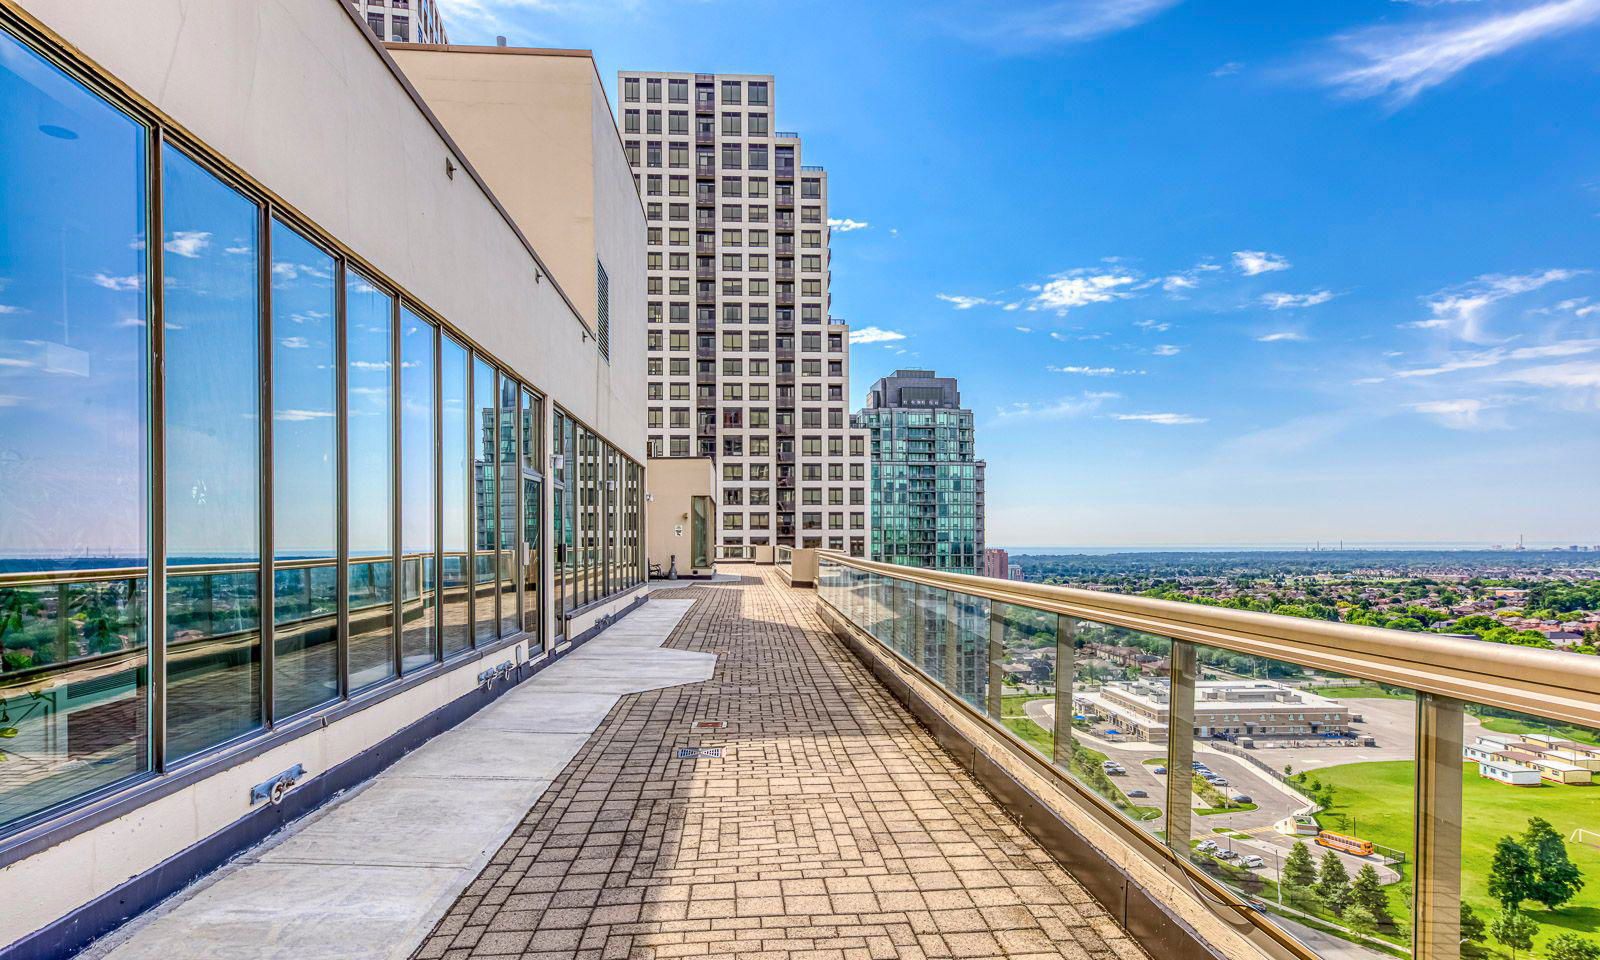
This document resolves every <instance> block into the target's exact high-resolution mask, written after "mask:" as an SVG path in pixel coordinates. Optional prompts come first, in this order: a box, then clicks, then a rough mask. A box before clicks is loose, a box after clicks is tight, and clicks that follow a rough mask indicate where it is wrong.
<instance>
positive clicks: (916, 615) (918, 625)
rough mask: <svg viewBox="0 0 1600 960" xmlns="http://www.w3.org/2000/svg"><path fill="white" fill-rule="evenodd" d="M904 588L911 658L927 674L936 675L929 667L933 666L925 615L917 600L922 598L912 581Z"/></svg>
mask: <svg viewBox="0 0 1600 960" xmlns="http://www.w3.org/2000/svg"><path fill="white" fill-rule="evenodd" d="M904 589H905V591H906V609H907V611H909V613H910V616H911V643H910V644H909V646H910V648H911V660H912V662H913V663H915V664H916V665H917V666H918V667H920V668H921V669H922V670H923V672H925V673H927V674H928V675H929V676H935V677H936V676H938V674H937V673H936V672H934V671H933V670H931V669H929V668H930V667H932V666H933V663H932V661H931V659H930V658H929V657H928V622H927V617H925V616H924V615H923V610H922V604H921V603H920V602H919V601H920V600H921V599H922V598H921V596H920V595H919V593H918V590H919V588H918V586H917V585H916V584H914V583H907V584H906V585H905V587H904Z"/></svg>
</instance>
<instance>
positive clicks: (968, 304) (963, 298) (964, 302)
mask: <svg viewBox="0 0 1600 960" xmlns="http://www.w3.org/2000/svg"><path fill="white" fill-rule="evenodd" d="M934 296H935V297H938V298H939V299H940V300H943V301H944V302H946V303H953V304H955V305H956V309H957V310H971V309H972V308H973V307H978V306H983V305H985V304H994V305H996V306H998V305H999V301H998V300H990V299H988V298H986V297H969V296H967V295H965V294H961V293H936V294H934Z"/></svg>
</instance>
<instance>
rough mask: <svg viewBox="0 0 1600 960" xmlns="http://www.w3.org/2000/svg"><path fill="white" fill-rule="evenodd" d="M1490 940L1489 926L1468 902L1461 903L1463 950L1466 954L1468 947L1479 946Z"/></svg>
mask: <svg viewBox="0 0 1600 960" xmlns="http://www.w3.org/2000/svg"><path fill="white" fill-rule="evenodd" d="M1488 939H1489V925H1488V924H1486V923H1484V922H1483V918H1482V917H1480V916H1478V913H1477V911H1475V910H1473V909H1472V905H1471V904H1469V903H1467V902H1466V901H1462V903H1461V950H1462V953H1465V952H1466V949H1467V945H1468V944H1472V945H1473V946H1478V945H1481V944H1483V943H1484V942H1485V941H1487V940H1488Z"/></svg>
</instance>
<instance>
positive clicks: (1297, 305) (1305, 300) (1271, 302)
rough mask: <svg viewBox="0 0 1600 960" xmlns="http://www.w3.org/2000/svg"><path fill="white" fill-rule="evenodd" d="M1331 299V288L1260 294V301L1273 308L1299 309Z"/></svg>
mask: <svg viewBox="0 0 1600 960" xmlns="http://www.w3.org/2000/svg"><path fill="white" fill-rule="evenodd" d="M1332 299H1333V291H1331V290H1318V291H1317V292H1316V293H1267V294H1262V296H1261V302H1262V303H1264V304H1266V305H1267V306H1268V307H1270V308H1271V309H1273V310H1300V309H1303V308H1305V307H1314V306H1316V305H1317V304H1319V303H1327V302H1328V301H1329V300H1332Z"/></svg>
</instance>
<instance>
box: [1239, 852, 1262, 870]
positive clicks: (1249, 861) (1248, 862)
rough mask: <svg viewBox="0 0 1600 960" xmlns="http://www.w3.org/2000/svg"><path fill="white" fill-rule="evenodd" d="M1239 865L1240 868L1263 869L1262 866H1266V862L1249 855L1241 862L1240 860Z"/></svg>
mask: <svg viewBox="0 0 1600 960" xmlns="http://www.w3.org/2000/svg"><path fill="white" fill-rule="evenodd" d="M1239 865H1240V866H1245V867H1249V868H1250V869H1252V870H1254V869H1255V868H1256V867H1264V866H1266V865H1267V861H1265V860H1263V859H1261V858H1260V857H1258V856H1256V855H1255V854H1251V855H1250V856H1248V857H1245V858H1244V859H1243V860H1240V861H1239Z"/></svg>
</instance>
